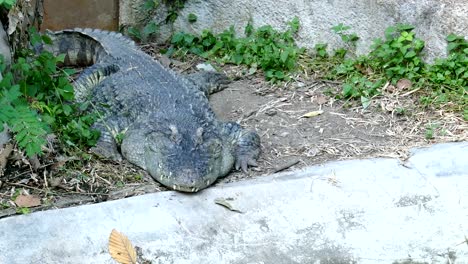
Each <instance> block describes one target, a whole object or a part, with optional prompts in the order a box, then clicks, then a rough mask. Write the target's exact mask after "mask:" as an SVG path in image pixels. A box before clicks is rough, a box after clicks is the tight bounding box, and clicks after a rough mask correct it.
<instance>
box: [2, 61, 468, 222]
mask: <svg viewBox="0 0 468 264" xmlns="http://www.w3.org/2000/svg"><path fill="white" fill-rule="evenodd" d="M162 60H166V63H168V61H167V59H162ZM198 63H199V62H195V61H192V62H190V63H181V62H177V61H172V65H173V66H174V65H176V68H177V70H178V71H181V72H187V71H192V70H193V69H194V67H195V65H197V64H198ZM222 70H223V71H224V72H226V73H227V74H228V75H229V76H231V77H233V78H234V79H236V80H235V81H233V82H232V83H231V84H230V85H229V87H228V88H226V89H225V90H223V91H221V92H218V93H216V94H213V95H212V96H211V98H210V102H211V104H212V106H213V108H214V111H215V112H216V114H217V115H218V117H219V118H220V119H222V120H226V121H227V120H230V121H237V122H239V123H240V124H241V125H242V126H244V127H245V128H248V129H253V130H255V131H257V132H258V134H259V135H260V137H261V140H262V155H261V157H260V159H259V162H258V165H259V166H258V167H256V168H252V169H251V170H250V172H249V173H248V174H243V173H240V172H236V171H233V172H232V173H230V174H229V175H228V176H227V177H225V178H223V179H220V180H219V181H218V182H217V183H216V184H217V185H222V184H226V183H228V182H233V181H240V180H244V179H248V178H253V177H262V176H263V175H268V174H271V173H275V172H280V171H285V170H295V169H300V168H303V167H305V166H310V165H320V164H323V163H325V162H328V161H334V160H344V159H357V158H368V157H392V158H399V159H401V160H405V158H407V156H408V154H409V152H408V150H409V149H410V148H411V147H417V146H425V145H429V144H434V143H438V142H450V141H463V140H467V139H468V124H467V122H466V121H464V120H463V119H462V117H461V116H459V115H455V114H453V113H450V112H444V111H441V110H439V111H434V110H430V109H426V110H422V109H420V108H419V107H418V106H417V104H416V102H417V97H416V96H415V95H416V91H414V90H411V88H405V87H396V88H395V87H392V86H390V85H386V86H385V87H384V89H383V95H382V96H379V97H376V98H373V99H372V103H371V105H370V106H369V107H368V108H367V109H363V107H362V106H360V104H359V102H348V101H337V100H335V99H334V98H333V97H332V96H329V94H330V92H333V91H339V90H340V89H341V88H340V83H338V82H333V81H326V80H316V79H314V78H313V75H312V74H307V75H308V76H309V77H305V76H306V74H302V75H301V76H300V77H297V78H295V80H293V81H290V82H288V83H286V84H281V85H280V86H275V85H272V84H270V83H268V82H266V81H265V80H264V78H263V76H261V75H260V74H257V75H251V76H242V77H239V76H241V73H242V69H241V68H240V67H237V66H223V67H222ZM307 116H309V117H307ZM21 162H28V161H25V160H24V159H16V160H15V159H13V158H12V157H10V159H9V163H10V167H11V168H10V169H7V170H6V171H5V173H4V175H3V176H0V218H1V217H5V216H8V215H12V214H16V213H21V210H19V209H20V208H21V207H30V211H37V210H45V209H51V208H60V207H69V206H74V205H78V204H84V203H96V202H101V201H106V200H113V199H120V198H124V197H129V196H134V195H140V194H144V193H150V192H157V191H164V190H166V189H165V188H164V187H162V186H160V185H159V184H158V183H157V182H155V181H154V180H152V178H151V177H150V176H149V175H148V174H147V173H146V172H145V171H143V170H141V169H139V168H137V167H135V166H133V165H131V164H129V163H128V162H125V161H124V162H122V163H115V162H112V161H106V160H99V159H96V158H94V157H92V156H90V157H88V158H87V159H85V160H83V158H76V157H70V156H68V157H63V156H61V155H59V154H57V153H56V154H54V157H53V158H50V160H49V161H48V160H47V159H41V160H40V161H39V165H37V166H38V167H37V168H34V166H33V165H34V164H31V162H30V161H29V165H28V166H24V164H23V165H22V166H20V165H18V163H21ZM15 164H16V165H15ZM64 164H68V165H67V166H65V165H64ZM15 166H17V167H18V168H16V169H15ZM18 196H22V197H26V198H25V199H28V197H29V198H31V197H35V198H36V200H35V203H31V202H29V203H28V202H26V203H25V205H23V206H21V205H19V204H18V200H17V198H18ZM15 199H16V200H15ZM31 205H34V206H31ZM2 209H3V210H2ZM23 213H24V212H23Z"/></svg>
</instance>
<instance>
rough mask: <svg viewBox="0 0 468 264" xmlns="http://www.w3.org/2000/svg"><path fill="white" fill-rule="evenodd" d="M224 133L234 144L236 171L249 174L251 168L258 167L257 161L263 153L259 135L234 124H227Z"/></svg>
mask: <svg viewBox="0 0 468 264" xmlns="http://www.w3.org/2000/svg"><path fill="white" fill-rule="evenodd" d="M223 132H224V133H225V134H226V135H227V136H228V137H229V138H230V139H231V142H232V143H233V145H232V146H233V153H234V156H235V158H236V163H235V168H236V170H239V169H241V170H242V171H243V172H244V173H247V168H248V167H249V166H257V159H258V158H259V156H260V153H261V144H260V137H259V135H258V134H257V133H256V132H254V131H250V130H246V129H243V128H242V127H241V126H240V125H239V124H237V123H234V122H228V123H225V124H224V127H223Z"/></svg>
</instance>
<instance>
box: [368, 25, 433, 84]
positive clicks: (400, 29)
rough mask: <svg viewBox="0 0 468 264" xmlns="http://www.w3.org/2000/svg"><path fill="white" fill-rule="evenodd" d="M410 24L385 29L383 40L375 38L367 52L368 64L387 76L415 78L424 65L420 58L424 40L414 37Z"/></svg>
mask: <svg viewBox="0 0 468 264" xmlns="http://www.w3.org/2000/svg"><path fill="white" fill-rule="evenodd" d="M413 29H414V27H413V26H411V25H404V24H399V25H396V26H393V27H388V28H387V29H386V30H385V40H381V39H376V40H374V43H373V45H372V47H371V48H372V51H371V53H370V54H369V61H370V62H371V63H370V66H371V67H372V68H379V69H382V70H383V71H384V73H385V75H386V76H387V78H389V79H392V80H399V79H401V78H407V79H409V80H415V79H416V78H418V77H420V75H421V73H422V71H423V69H424V65H423V62H422V59H421V55H422V51H423V49H424V45H425V44H424V41H422V40H421V39H419V38H416V37H415V33H414V32H413V31H412V30H413Z"/></svg>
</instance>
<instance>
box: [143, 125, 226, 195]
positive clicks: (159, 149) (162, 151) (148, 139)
mask: <svg viewBox="0 0 468 264" xmlns="http://www.w3.org/2000/svg"><path fill="white" fill-rule="evenodd" d="M229 143H230V142H226V141H224V142H223V140H221V138H220V137H219V136H217V135H216V134H215V133H208V132H206V133H205V132H204V131H203V129H202V128H198V129H194V130H191V131H187V130H185V131H178V129H177V128H176V127H175V126H169V131H156V132H154V131H153V132H151V133H149V134H147V135H146V136H145V146H144V153H143V156H144V165H145V166H144V167H145V169H146V170H147V171H148V172H149V173H150V174H151V176H152V177H153V178H154V179H155V180H157V181H158V182H160V183H161V184H163V185H165V186H167V187H169V188H171V189H174V190H177V191H182V192H197V191H199V190H201V189H204V188H206V187H208V186H209V185H211V184H212V183H213V182H215V181H216V179H218V178H219V177H223V176H225V175H226V174H228V173H229V171H230V170H231V168H232V167H233V164H234V161H235V157H234V155H233V151H231V150H232V147H231V145H230V144H229Z"/></svg>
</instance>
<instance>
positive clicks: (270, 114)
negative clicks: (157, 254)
mask: <svg viewBox="0 0 468 264" xmlns="http://www.w3.org/2000/svg"><path fill="white" fill-rule="evenodd" d="M277 113H278V111H276V110H273V109H269V110H267V111H266V112H265V115H267V116H274V115H276V114H277Z"/></svg>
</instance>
